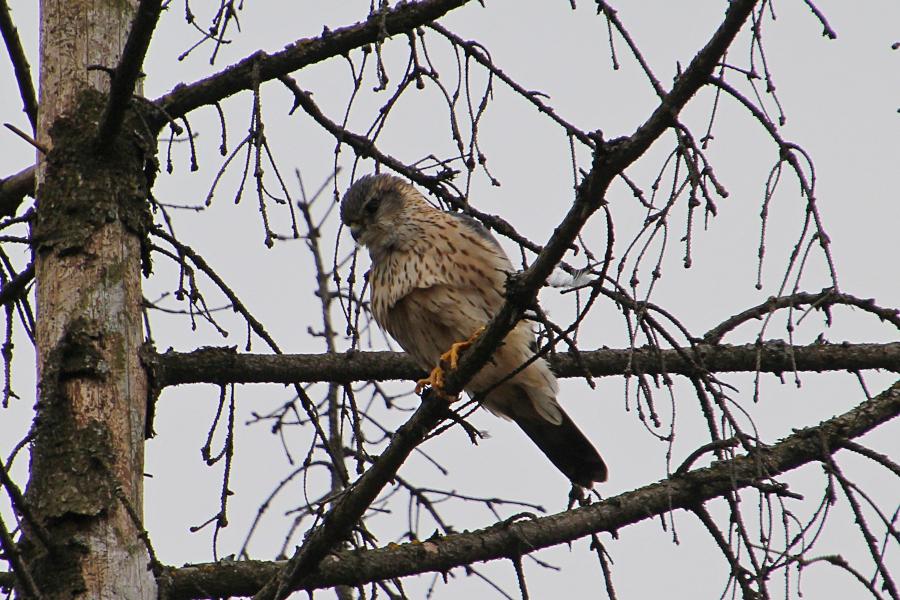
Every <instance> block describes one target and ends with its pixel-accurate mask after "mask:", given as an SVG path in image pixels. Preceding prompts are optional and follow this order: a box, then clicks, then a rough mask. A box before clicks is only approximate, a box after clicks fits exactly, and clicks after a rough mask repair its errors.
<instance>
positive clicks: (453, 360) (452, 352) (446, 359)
mask: <svg viewBox="0 0 900 600" xmlns="http://www.w3.org/2000/svg"><path fill="white" fill-rule="evenodd" d="M482 333H484V325H482V326H481V327H479V328H478V330H477V331H476V332H475V333H473V334H472V335H471V337H469V339H467V340H466V341H464V342H456V343H455V344H453V345H452V346H450V349H449V350H447V351H446V352H444V353H443V354H441V364H448V365H450V369H451V370H452V369H456V367H457V365H459V355H460V354H461V353H462V351H463V350H465V349H466V348H468V347H469V346H471V345H472V344H474V343H475V340H477V339H478V336H479V335H481V334H482Z"/></svg>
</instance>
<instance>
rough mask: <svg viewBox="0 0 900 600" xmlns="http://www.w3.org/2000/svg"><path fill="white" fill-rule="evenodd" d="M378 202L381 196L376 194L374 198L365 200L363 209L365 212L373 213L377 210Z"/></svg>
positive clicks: (379, 202)
mask: <svg viewBox="0 0 900 600" xmlns="http://www.w3.org/2000/svg"><path fill="white" fill-rule="evenodd" d="M380 204H381V198H380V197H378V196H375V197H374V198H372V199H371V200H369V201H368V202H366V205H365V206H364V207H363V210H365V211H366V214H369V215H374V214H375V212H376V211H377V210H378V205H380Z"/></svg>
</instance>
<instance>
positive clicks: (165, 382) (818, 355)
mask: <svg viewBox="0 0 900 600" xmlns="http://www.w3.org/2000/svg"><path fill="white" fill-rule="evenodd" d="M7 287H8V286H7ZM5 290H6V288H4V289H3V291H2V292H0V295H2V294H3V293H4V292H5ZM690 352H691V351H688V353H689V354H690ZM683 354H684V351H682V352H679V351H677V350H659V349H656V348H636V349H634V350H630V349H627V348H626V349H603V350H591V351H586V352H580V353H579V357H578V358H576V357H574V356H572V355H570V354H555V355H550V356H548V357H547V359H548V360H549V361H550V364H551V366H552V368H553V371H554V372H555V373H556V375H557V376H558V377H583V376H584V374H585V373H584V369H583V367H585V368H587V370H588V371H589V372H590V374H591V375H593V376H595V377H604V376H611V375H626V374H629V373H642V374H647V375H657V374H663V373H668V374H678V375H692V374H694V373H695V372H696V366H695V365H694V364H692V363H691V362H690V361H687V360H685V358H684V356H683ZM693 354H694V361H695V362H696V364H699V365H701V366H702V367H703V368H705V369H706V370H707V371H709V372H711V373H722V372H745V373H753V372H756V371H757V369H758V370H759V371H760V372H763V373H775V374H780V373H783V372H788V371H793V370H794V369H796V370H797V371H814V372H822V371H863V370H870V369H885V370H888V371H894V372H900V342H893V343H887V344H849V343H844V344H810V345H808V346H793V347H791V346H789V345H788V344H786V343H784V342H783V341H781V340H773V341H769V342H766V343H763V344H761V345H756V344H744V345H741V346H730V345H726V344H723V345H710V344H699V345H697V346H696V347H694V349H693ZM145 360H146V362H147V363H148V366H150V367H151V368H152V369H153V374H154V378H155V381H156V382H157V383H158V384H159V386H160V388H162V387H166V386H170V385H182V384H188V383H213V384H216V385H219V384H228V383H285V384H287V383H298V382H316V381H331V382H335V383H350V382H353V381H389V380H396V379H406V380H409V379H417V378H419V377H422V376H423V375H424V373H423V371H422V370H421V369H420V368H419V367H417V366H416V364H415V361H413V359H412V358H411V357H410V356H409V355H408V354H405V353H403V352H353V353H323V354H278V355H272V354H240V353H238V352H237V351H236V350H235V349H234V348H201V349H199V350H194V351H193V352H174V351H172V350H170V351H168V352H166V353H164V354H156V355H151V356H148V357H147V358H146V359H145Z"/></svg>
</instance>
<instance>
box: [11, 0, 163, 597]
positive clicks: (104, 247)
mask: <svg viewBox="0 0 900 600" xmlns="http://www.w3.org/2000/svg"><path fill="white" fill-rule="evenodd" d="M135 6H136V2H134V1H126V0H118V1H115V2H100V3H97V2H91V1H87V0H79V1H70V2H55V1H50V0H46V1H44V2H42V3H41V43H40V54H41V73H40V96H41V103H40V111H39V121H38V139H39V140H40V141H41V142H42V143H43V144H44V145H45V146H48V147H50V148H51V150H50V152H49V153H48V154H47V156H46V157H43V158H42V160H41V162H40V163H39V168H38V194H37V197H38V208H37V213H36V217H35V222H34V224H33V229H32V237H33V241H34V246H33V247H34V253H35V280H36V286H37V309H38V315H39V318H38V321H37V331H36V337H37V348H38V359H37V362H38V381H39V384H38V385H39V390H38V403H37V407H36V408H37V413H38V414H37V418H36V426H35V437H34V440H33V442H32V448H31V477H30V480H29V483H28V489H27V492H26V495H27V498H28V501H29V503H30V505H31V507H32V509H33V510H34V512H35V514H36V515H37V519H39V520H40V521H41V522H42V523H43V525H44V526H45V527H46V529H47V531H49V533H50V535H51V539H52V540H53V542H52V547H50V548H47V547H44V546H43V545H42V544H41V543H40V542H39V541H38V539H37V538H36V537H35V536H33V535H31V530H30V528H28V527H26V528H25V531H24V539H23V542H22V547H23V550H24V552H25V555H26V557H27V562H28V564H29V568H30V570H31V571H32V574H33V576H34V580H35V582H36V584H37V587H38V588H39V590H40V592H41V595H42V597H43V598H134V599H141V598H145V599H150V598H155V597H156V582H155V578H154V575H153V572H152V571H151V570H149V568H148V564H149V555H148V552H147V549H146V547H145V545H144V543H143V542H142V541H141V539H140V537H139V533H140V528H139V524H138V523H137V520H138V519H139V515H140V511H141V507H142V504H143V481H142V478H143V433H144V419H145V407H146V399H147V376H146V373H145V371H144V369H143V367H142V365H141V363H140V360H139V357H138V352H139V350H140V347H141V343H142V338H143V333H142V324H141V312H140V307H141V288H140V277H141V263H142V253H143V246H144V244H142V240H143V238H144V236H145V232H146V230H147V227H148V223H149V221H148V218H149V213H148V211H147V206H146V198H147V193H148V186H149V183H150V182H149V181H148V177H147V175H146V174H145V169H147V168H148V167H149V170H148V171H147V172H152V171H153V165H154V163H153V160H152V157H153V153H154V151H155V141H154V140H153V138H152V136H148V135H146V134H142V133H141V132H142V130H145V129H146V128H145V127H141V125H140V120H139V119H137V118H135V117H134V115H132V114H129V115H128V116H127V117H126V119H127V120H126V126H125V127H124V128H123V130H124V131H127V132H128V133H127V135H123V136H119V137H117V138H114V139H112V140H110V141H109V143H108V144H107V145H106V146H105V147H102V148H101V147H98V145H97V144H96V143H95V140H96V135H97V123H98V122H99V120H100V116H101V114H102V113H103V111H104V105H105V104H106V93H107V92H108V90H109V76H108V74H107V73H106V72H104V71H98V70H89V69H88V67H89V66H92V65H100V66H103V67H115V65H116V63H117V62H118V61H119V58H120V55H121V53H122V48H123V45H124V43H125V38H126V34H127V33H128V29H129V25H130V23H131V19H132V16H133V14H134V10H135Z"/></svg>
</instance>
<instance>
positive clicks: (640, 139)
mask: <svg viewBox="0 0 900 600" xmlns="http://www.w3.org/2000/svg"><path fill="white" fill-rule="evenodd" d="M424 4H426V3H425V2H422V3H420V5H424ZM754 5H755V0H735V1H734V2H732V3H731V4H730V6H729V8H728V11H727V12H726V14H725V18H724V20H723V22H722V24H721V25H720V26H719V28H718V29H717V30H716V32H715V33H714V34H713V36H712V38H711V39H710V41H709V42H708V43H707V44H706V46H705V47H704V48H703V49H702V50H701V51H700V52H699V53H698V54H697V56H695V57H694V59H693V60H692V61H691V63H690V65H689V66H688V67H687V69H686V70H685V72H684V74H683V75H681V76H680V77H679V78H678V80H677V81H676V83H675V85H674V87H673V89H672V91H671V92H670V93H669V94H667V95H666V96H664V98H663V100H662V102H661V105H660V106H659V107H658V108H657V109H656V110H655V111H654V113H653V114H652V115H651V116H650V118H649V119H648V120H647V121H646V122H645V123H644V124H643V125H641V126H640V127H639V128H638V130H637V131H636V132H635V133H634V134H633V135H632V137H631V138H629V139H628V140H625V141H624V142H620V143H619V144H616V145H615V146H610V145H607V144H600V145H599V146H600V147H598V148H597V152H596V153H595V160H594V166H593V168H592V170H591V173H589V174H588V176H587V178H586V179H585V181H584V182H583V184H582V185H581V186H580V188H579V190H578V194H577V196H576V199H575V203H574V205H573V206H572V208H571V210H570V211H569V213H568V214H567V215H566V217H565V219H564V220H563V222H562V224H561V225H560V226H559V227H558V228H557V229H556V230H555V231H554V233H553V236H552V237H551V239H550V241H549V243H548V244H547V245H546V246H545V247H544V249H543V251H541V253H540V254H539V255H538V257H537V259H536V260H535V262H534V263H533V264H532V265H531V267H529V268H528V269H527V270H526V271H524V272H523V273H522V274H521V275H519V276H515V277H513V278H511V279H510V282H509V283H508V285H507V292H506V297H507V300H506V302H505V303H504V306H503V308H501V310H500V311H499V313H498V314H497V315H495V317H494V318H493V319H491V321H490V323H489V324H488V326H487V328H486V330H485V332H484V333H483V334H482V335H481V336H480V337H479V338H478V340H477V341H476V342H475V344H474V345H473V346H472V348H471V349H470V350H469V351H468V352H467V353H466V354H465V355H464V356H463V358H462V361H461V362H460V364H459V367H458V368H457V369H455V370H451V371H449V372H448V373H447V376H446V379H445V385H444V391H445V393H446V394H448V395H449V396H451V397H452V396H455V395H457V394H459V393H460V392H461V391H462V389H463V387H464V386H465V384H466V383H467V382H468V381H469V380H470V379H471V378H472V377H473V376H474V375H475V373H477V372H478V371H479V370H480V369H481V367H482V366H484V364H485V363H486V362H487V360H488V359H489V357H490V355H491V354H492V353H493V351H494V349H495V348H496V347H497V346H498V344H499V343H500V342H501V340H502V339H504V338H505V337H506V334H507V333H509V332H510V331H511V330H512V328H513V327H515V325H516V323H518V322H519V320H520V319H521V318H522V315H523V314H524V311H525V310H526V309H527V308H528V307H529V306H531V304H532V303H533V302H534V299H535V297H536V295H537V292H538V289H539V288H540V287H541V286H542V285H544V283H545V282H546V280H547V278H548V277H549V275H550V274H551V272H552V271H553V269H554V268H555V267H556V265H557V263H559V261H560V259H562V257H563V255H564V254H565V252H566V251H567V250H568V248H569V245H570V244H571V243H572V242H573V241H574V239H575V237H576V236H577V235H578V233H579V232H580V231H581V228H582V227H583V226H584V224H585V223H586V222H587V219H588V218H589V217H590V216H591V214H593V213H594V212H595V211H596V210H597V209H598V208H599V207H600V206H601V205H602V203H603V198H604V195H605V193H606V188H607V187H608V185H609V183H610V182H611V181H612V179H613V177H615V176H616V175H617V174H618V173H621V172H622V171H623V170H624V169H625V168H626V167H627V166H628V165H629V164H631V163H632V162H634V161H635V160H637V158H638V157H639V156H640V155H641V154H642V153H643V152H644V151H645V150H646V149H647V148H649V147H650V145H651V144H652V143H653V142H654V141H655V140H656V139H657V138H658V137H659V136H660V135H662V133H663V131H665V129H666V128H667V127H669V125H670V124H671V122H672V119H673V117H674V116H676V115H677V114H678V111H680V110H681V108H682V107H683V106H684V105H685V104H686V103H687V102H688V100H690V98H691V97H692V96H693V95H694V93H695V92H696V91H697V90H698V89H700V87H701V86H702V85H704V84H705V83H706V82H707V81H708V77H709V76H710V74H711V73H712V69H713V68H714V67H715V65H716V64H717V63H718V61H719V59H720V58H721V56H722V55H723V54H724V52H725V51H726V50H727V49H728V46H729V45H730V43H731V42H732V40H733V39H734V37H735V36H736V35H737V33H738V31H739V30H740V29H741V27H742V25H743V23H744V21H745V20H746V19H747V17H748V16H749V15H750V12H751V11H752V9H753V7H754ZM417 6H418V5H417ZM399 10H400V9H395V11H394V13H396V12H398V11H399ZM370 21H371V19H370ZM347 29H352V28H345V29H344V30H341V32H340V33H341V34H344V33H345V32H346V31H347ZM337 34H338V32H336V33H335V35H337ZM328 39H329V38H328V37H323V38H321V39H320V40H319V43H325V42H326V41H327V40H328ZM294 48H296V46H295V47H294ZM289 50H291V49H289ZM311 55H312V56H315V54H314V53H312V54H311ZM267 58H268V57H265V56H263V57H261V58H260V59H261V60H265V59H267ZM242 64H243V63H242ZM304 64H308V63H304ZM299 66H302V65H298V67H299ZM245 68H247V69H249V68H250V67H249V66H246V67H245ZM256 68H259V65H257V67H256ZM295 68H296V67H295ZM257 72H261V71H257ZM268 72H269V73H271V70H269V71H268ZM280 74H281V73H275V75H273V76H278V75H280ZM170 112H173V111H171V110H170ZM174 112H175V113H177V112H178V111H177V110H175V111H174ZM446 414H447V409H446V405H445V404H444V403H443V401H425V402H423V403H422V405H421V406H420V407H419V408H418V410H416V412H415V413H414V414H413V416H412V417H411V418H410V420H409V421H407V423H406V424H404V425H403V427H401V429H400V430H399V431H398V432H397V434H396V435H395V436H394V438H393V439H392V440H391V443H390V444H389V445H388V447H387V449H386V450H385V452H384V454H382V455H381V457H380V458H379V459H378V460H377V461H376V462H375V464H374V465H373V466H372V467H371V468H370V469H369V470H368V471H367V472H366V473H365V474H363V476H362V477H360V479H359V480H358V481H357V482H356V483H355V484H354V485H353V486H351V488H350V489H349V490H348V492H347V493H346V495H344V496H343V497H342V498H341V499H340V500H339V501H338V502H336V503H335V504H334V506H333V508H332V509H331V510H330V511H329V512H328V513H326V514H325V516H324V517H323V521H322V524H321V525H320V526H319V527H317V528H316V529H315V530H313V531H312V533H311V534H310V536H309V537H308V538H307V540H306V542H305V543H304V544H303V546H302V547H301V548H300V549H298V551H297V552H296V553H295V554H294V556H293V557H292V558H291V560H289V561H288V563H287V564H286V565H285V567H284V568H283V569H281V570H280V571H279V572H278V575H277V576H275V577H273V578H272V579H271V580H270V581H269V582H268V583H267V584H266V585H265V586H264V587H263V588H262V589H261V590H260V591H259V592H258V593H257V594H256V596H254V599H255V600H269V599H276V600H281V599H282V598H285V597H286V596H287V595H288V594H290V591H291V590H292V589H294V588H296V587H297V586H300V585H302V582H303V581H304V580H305V578H307V577H308V576H309V574H310V573H311V572H312V571H313V570H314V569H316V568H317V567H318V566H319V563H320V562H321V560H322V559H323V558H324V557H325V556H326V555H327V553H328V552H330V551H331V550H332V549H333V548H334V546H335V544H337V543H339V542H340V541H342V540H344V539H346V537H347V536H348V535H350V533H351V531H352V530H353V527H354V526H355V525H356V523H357V521H358V520H359V518H360V517H361V516H362V515H363V514H364V512H365V510H366V509H367V508H368V506H369V503H370V502H371V501H372V500H374V499H375V498H376V497H377V495H378V493H380V491H381V489H382V488H383V487H384V485H385V484H386V483H387V482H388V481H389V480H390V479H391V477H392V476H393V474H394V473H396V471H397V469H398V468H399V467H400V465H401V464H402V463H403V461H405V460H406V458H407V457H408V456H409V453H410V452H411V451H412V450H413V449H414V448H415V447H416V445H418V444H419V443H421V441H422V440H423V439H424V437H425V435H427V433H428V431H430V430H431V429H432V428H433V427H434V426H435V425H437V424H438V423H439V422H440V421H441V419H442V418H443V417H444V416H445V415H446Z"/></svg>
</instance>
